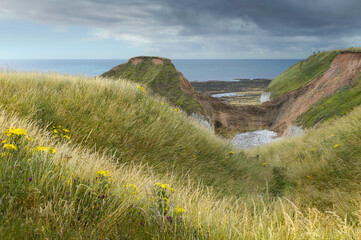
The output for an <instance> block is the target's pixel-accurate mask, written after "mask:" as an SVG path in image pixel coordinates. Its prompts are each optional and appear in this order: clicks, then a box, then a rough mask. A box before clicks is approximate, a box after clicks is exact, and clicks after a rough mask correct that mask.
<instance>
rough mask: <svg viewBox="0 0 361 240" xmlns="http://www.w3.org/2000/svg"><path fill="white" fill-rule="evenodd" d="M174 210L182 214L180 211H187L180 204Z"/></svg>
mask: <svg viewBox="0 0 361 240" xmlns="http://www.w3.org/2000/svg"><path fill="white" fill-rule="evenodd" d="M174 210H175V211H174V212H175V213H176V214H180V213H184V212H185V209H184V208H182V207H180V206H177V207H176V208H175V209H174Z"/></svg>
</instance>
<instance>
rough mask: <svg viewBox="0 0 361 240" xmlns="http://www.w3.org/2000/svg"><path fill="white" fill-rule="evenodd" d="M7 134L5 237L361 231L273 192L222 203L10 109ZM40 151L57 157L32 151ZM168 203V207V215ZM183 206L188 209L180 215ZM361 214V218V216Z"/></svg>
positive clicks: (2, 193)
mask: <svg viewBox="0 0 361 240" xmlns="http://www.w3.org/2000/svg"><path fill="white" fill-rule="evenodd" d="M9 127H22V128H24V129H25V130H26V131H27V132H26V136H28V137H30V138H31V139H32V140H31V141H28V140H26V138H25V136H20V138H16V139H15V138H12V137H8V136H6V134H3V132H4V131H5V130H6V129H8V128H9ZM0 131H1V134H0V136H1V139H2V140H4V139H7V140H8V141H9V142H11V143H13V144H14V145H16V146H17V150H16V151H15V150H8V149H5V148H4V147H2V148H1V149H0V153H1V155H3V153H6V155H5V156H3V157H2V158H1V161H0V165H1V167H0V178H1V180H2V184H1V186H0V199H1V205H0V215H1V217H0V237H1V239H34V238H36V239H49V238H51V239H105V238H108V239H294V238H297V239H344V238H348V239H357V237H358V236H359V234H360V233H361V231H360V228H359V227H358V225H355V224H353V223H352V222H350V221H348V218H346V217H342V216H340V215H338V214H337V213H336V212H322V211H320V210H318V209H317V208H314V207H305V206H303V207H302V208H300V207H299V206H297V205H296V204H295V203H293V202H291V201H289V200H288V199H286V198H276V199H273V200H271V199H270V198H268V197H267V195H266V196H265V197H264V198H260V197H252V198H239V199H234V198H232V197H227V196H224V197H223V198H221V199H220V198H218V197H215V196H214V195H213V194H212V193H211V192H209V191H207V189H205V188H202V187H200V185H198V187H197V186H195V184H193V183H192V182H189V184H186V185H183V184H179V182H177V181H175V178H174V177H173V176H172V175H162V176H160V175H156V174H154V171H153V170H152V168H150V167H147V166H141V165H129V164H121V165H119V164H117V161H116V159H114V158H112V157H108V156H106V155H104V154H102V153H96V152H95V153H94V151H93V150H87V149H85V148H83V147H81V146H77V145H74V144H72V143H71V142H67V141H62V140H57V139H56V138H54V135H53V134H51V133H49V131H47V130H44V129H42V130H41V129H39V128H38V127H37V126H36V124H34V123H29V122H28V121H24V120H19V118H18V117H16V116H14V115H8V114H5V113H4V112H1V113H0ZM9 142H8V143H9ZM35 146H48V147H53V148H54V149H56V153H55V154H52V153H50V152H36V151H33V150H31V149H32V148H34V147H35ZM26 147H28V148H26ZM10 154H12V155H10ZM99 170H104V171H108V172H109V175H108V174H105V176H104V175H102V174H99V173H98V172H99ZM30 179H31V181H30ZM159 181H160V182H166V183H168V184H170V186H172V187H174V188H175V191H174V193H169V194H168V195H169V196H168V200H167V201H168V203H165V202H164V200H161V203H162V204H161V205H159V200H158V197H159V196H160V195H159V190H158V189H159V188H158V189H157V188H155V189H154V188H153V186H156V183H157V182H159ZM129 185H130V186H137V188H136V190H135V188H134V187H130V188H129ZM160 190H162V189H160ZM157 193H158V194H157ZM355 204H360V198H355ZM162 206H167V207H168V208H167V212H166V214H164V213H163V211H164V208H163V207H162ZM178 206H181V207H182V208H183V209H184V212H180V213H177V212H176V209H177V207H178ZM356 214H358V212H356ZM356 214H355V215H354V216H353V220H354V221H355V220H356V218H357V219H358V220H360V219H361V216H360V214H358V215H356ZM177 218H178V219H177Z"/></svg>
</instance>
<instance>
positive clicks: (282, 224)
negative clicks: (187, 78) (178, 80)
mask: <svg viewBox="0 0 361 240" xmlns="http://www.w3.org/2000/svg"><path fill="white" fill-rule="evenodd" d="M0 86H1V88H0V107H1V109H2V112H1V113H0V139H1V146H2V147H1V148H0V156H1V161H0V179H1V181H2V184H1V185H0V200H1V203H2V204H1V205H0V216H1V217H0V238H1V239H8V238H10V239H34V238H37V239H45V238H48V239H61V238H62V239H64V238H75V239H79V238H83V239H106V238H108V239H357V238H358V237H359V236H360V234H361V226H360V223H361V215H360V212H359V210H360V209H359V206H360V204H361V200H360V199H361V198H360V189H361V186H360V185H361V183H360V181H359V176H361V167H360V166H361V163H360V161H361V159H360V157H359V156H360V155H361V152H360V149H361V148H360V145H361V141H360V138H359V132H360V131H361V108H360V107H358V108H356V109H354V110H353V111H352V113H350V114H348V115H346V116H343V117H341V118H337V119H335V120H331V121H329V122H328V123H324V124H322V125H319V128H318V129H317V130H312V131H306V134H305V136H303V137H300V138H293V139H288V140H285V141H280V142H276V143H273V144H270V145H268V146H264V147H261V148H256V149H251V150H248V151H246V152H242V151H236V150H234V149H232V148H231V147H230V146H229V145H228V143H227V142H225V141H224V140H222V139H220V138H218V137H216V136H215V135H214V134H212V133H210V132H209V131H208V130H206V129H204V128H202V127H200V126H199V125H198V124H197V123H194V122H191V121H190V119H189V118H188V117H187V116H186V115H185V114H183V113H182V112H181V111H180V112H178V111H175V110H174V107H173V106H171V105H168V103H165V102H163V101H162V99H160V98H156V97H154V96H151V95H149V94H148V93H147V92H148V90H147V89H140V88H137V84H133V83H130V82H127V81H123V80H109V79H103V78H85V77H72V76H62V75H55V74H38V73H14V72H0ZM18 128H21V129H24V130H26V132H25V131H22V130H21V129H18ZM257 155H259V157H258V158H257V157H256V156H257ZM167 184H168V185H167Z"/></svg>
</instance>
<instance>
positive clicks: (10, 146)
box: [3, 144, 18, 150]
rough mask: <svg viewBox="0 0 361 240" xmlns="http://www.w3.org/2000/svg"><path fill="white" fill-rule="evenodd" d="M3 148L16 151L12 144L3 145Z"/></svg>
mask: <svg viewBox="0 0 361 240" xmlns="http://www.w3.org/2000/svg"><path fill="white" fill-rule="evenodd" d="M3 148H5V149H10V150H18V148H17V147H16V146H15V145H13V144H4V146H3Z"/></svg>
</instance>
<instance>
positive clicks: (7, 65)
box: [0, 59, 299, 82]
mask: <svg viewBox="0 0 361 240" xmlns="http://www.w3.org/2000/svg"><path fill="white" fill-rule="evenodd" d="M126 61H127V60H125V59H115V60H114V59H109V60H106V59H99V60H96V59H90V60H86V59H84V60H79V59H78V60H71V59H63V60H62V59H59V60H0V68H3V69H10V70H15V71H35V72H56V73H61V74H71V75H87V76H98V75H100V74H102V73H104V72H106V71H107V70H109V69H110V68H112V67H113V66H117V65H119V64H122V63H125V62H126ZM298 61H299V60H298V59H286V60H285V59H282V60H274V59H272V60H267V59H259V60H207V59H202V60H193V59H192V60H183V59H182V60H178V59H175V60H172V62H173V64H174V65H175V66H176V68H177V69H178V70H179V71H180V72H182V73H183V74H184V76H185V77H186V78H187V79H188V80H189V81H190V82H196V81H198V82H204V81H230V82H234V81H238V79H254V80H255V79H260V78H264V79H273V78H275V77H276V76H278V75H279V74H281V73H282V72H283V71H285V70H286V69H287V68H289V67H290V66H292V65H294V64H295V63H297V62H298Z"/></svg>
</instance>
